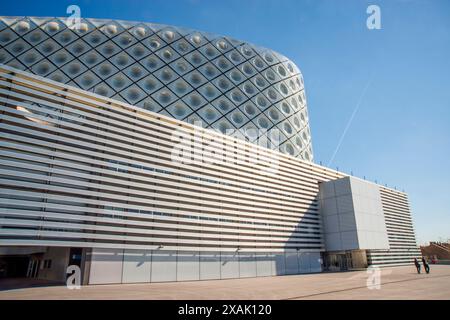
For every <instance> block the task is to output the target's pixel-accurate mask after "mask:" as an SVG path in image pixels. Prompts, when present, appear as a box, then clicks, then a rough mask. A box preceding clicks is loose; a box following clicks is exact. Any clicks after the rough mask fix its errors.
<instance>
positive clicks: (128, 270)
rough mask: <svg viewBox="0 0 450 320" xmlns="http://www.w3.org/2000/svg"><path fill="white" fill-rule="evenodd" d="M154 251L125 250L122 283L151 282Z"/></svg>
mask: <svg viewBox="0 0 450 320" xmlns="http://www.w3.org/2000/svg"><path fill="white" fill-rule="evenodd" d="M151 266H152V252H151V251H149V250H148V251H142V250H127V249H125V250H124V255H123V276H122V283H139V282H150V273H151Z"/></svg>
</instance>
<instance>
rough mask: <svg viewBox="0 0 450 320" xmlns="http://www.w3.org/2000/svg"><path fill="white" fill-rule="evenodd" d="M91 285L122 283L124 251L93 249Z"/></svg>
mask: <svg viewBox="0 0 450 320" xmlns="http://www.w3.org/2000/svg"><path fill="white" fill-rule="evenodd" d="M90 261H91V265H90V274H89V284H107V283H121V282H122V266H123V250H120V249H119V250H114V249H93V250H92V252H91V256H90Z"/></svg>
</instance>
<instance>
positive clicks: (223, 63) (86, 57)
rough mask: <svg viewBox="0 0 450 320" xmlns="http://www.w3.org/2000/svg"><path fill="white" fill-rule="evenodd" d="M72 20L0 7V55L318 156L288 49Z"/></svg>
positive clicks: (161, 28) (1, 59)
mask: <svg viewBox="0 0 450 320" xmlns="http://www.w3.org/2000/svg"><path fill="white" fill-rule="evenodd" d="M71 21H73V20H71ZM68 23H69V20H68V19H66V18H38V17H0V64H6V65H9V66H12V67H14V68H18V69H21V70H25V71H28V72H31V73H34V74H36V75H39V76H43V77H47V78H49V79H52V80H54V81H58V82H62V83H65V84H68V85H72V86H75V87H79V88H81V89H84V90H87V91H92V92H95V93H97V94H100V95H103V96H107V97H109V98H112V99H116V100H120V101H124V102H127V103H129V104H132V105H136V106H139V107H142V108H145V109H147V110H150V111H154V112H157V113H161V114H165V115H169V116H171V117H174V118H177V119H179V120H183V121H187V122H189V123H193V124H196V125H201V126H203V127H205V128H211V129H215V130H219V131H221V132H222V133H225V134H234V135H236V136H238V137H241V138H245V139H248V140H250V141H254V142H259V143H261V142H262V141H264V143H265V141H268V147H270V148H278V146H279V149H280V151H281V152H284V153H287V154H290V155H292V156H295V157H299V158H301V159H304V160H307V161H312V158H313V155H312V146H311V135H310V129H309V124H308V112H307V107H306V98H305V92H304V86H303V78H302V75H301V73H300V71H299V69H298V68H297V67H296V65H295V64H294V63H293V62H292V61H290V60H289V59H288V58H286V57H284V56H283V55H280V54H278V53H276V52H274V51H272V50H269V49H266V48H261V47H258V46H255V45H252V44H249V43H245V42H242V41H239V40H236V39H232V38H229V37H224V36H218V35H213V34H210V33H205V32H199V31H195V30H190V29H185V28H179V27H173V26H167V25H157V24H152V23H142V22H129V21H117V20H98V19H81V20H80V23H79V24H78V25H77V27H76V28H73V27H69V25H68ZM274 129H277V130H274ZM237 131H238V132H239V133H238V134H236V133H237ZM263 138H264V139H263Z"/></svg>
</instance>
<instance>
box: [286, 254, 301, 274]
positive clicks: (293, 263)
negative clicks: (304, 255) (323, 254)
mask: <svg viewBox="0 0 450 320" xmlns="http://www.w3.org/2000/svg"><path fill="white" fill-rule="evenodd" d="M297 273H299V264H298V254H297V252H286V274H297Z"/></svg>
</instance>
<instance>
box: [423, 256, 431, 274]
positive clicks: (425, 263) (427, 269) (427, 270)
mask: <svg viewBox="0 0 450 320" xmlns="http://www.w3.org/2000/svg"><path fill="white" fill-rule="evenodd" d="M422 263H423V268H424V269H425V272H426V273H430V265H429V264H428V261H427V259H425V257H422Z"/></svg>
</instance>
